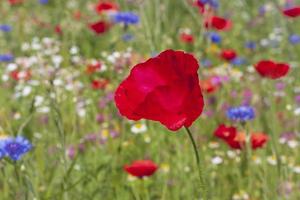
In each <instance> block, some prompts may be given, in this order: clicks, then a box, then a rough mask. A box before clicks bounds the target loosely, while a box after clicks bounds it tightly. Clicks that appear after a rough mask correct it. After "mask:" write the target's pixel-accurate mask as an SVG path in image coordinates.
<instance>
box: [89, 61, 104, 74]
mask: <svg viewBox="0 0 300 200" xmlns="http://www.w3.org/2000/svg"><path fill="white" fill-rule="evenodd" d="M100 69H101V63H100V62H97V63H94V64H89V65H88V66H87V67H86V73H87V74H93V73H95V72H97V71H99V70H100Z"/></svg>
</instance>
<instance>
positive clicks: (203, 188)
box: [184, 127, 208, 200]
mask: <svg viewBox="0 0 300 200" xmlns="http://www.w3.org/2000/svg"><path fill="white" fill-rule="evenodd" d="M184 128H185V130H186V132H187V134H188V136H189V138H190V140H191V142H192V145H193V149H194V153H195V157H196V161H197V167H198V175H199V180H200V189H201V193H202V194H201V196H202V197H201V199H204V200H206V199H208V198H207V188H206V183H205V178H204V173H203V168H202V166H201V160H200V155H199V152H198V149H197V145H196V142H195V140H194V138H193V135H192V133H191V131H190V130H189V128H187V127H184Z"/></svg>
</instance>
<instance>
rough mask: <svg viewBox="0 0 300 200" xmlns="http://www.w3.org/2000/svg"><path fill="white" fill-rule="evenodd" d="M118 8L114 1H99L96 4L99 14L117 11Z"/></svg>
mask: <svg viewBox="0 0 300 200" xmlns="http://www.w3.org/2000/svg"><path fill="white" fill-rule="evenodd" d="M116 10H118V5H116V4H114V3H112V2H106V1H99V3H98V4H97V5H96V11H97V13H99V14H101V13H104V12H107V11H116Z"/></svg>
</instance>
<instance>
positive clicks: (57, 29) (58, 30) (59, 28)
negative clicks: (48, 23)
mask: <svg viewBox="0 0 300 200" xmlns="http://www.w3.org/2000/svg"><path fill="white" fill-rule="evenodd" d="M54 31H55V33H57V34H58V35H61V34H62V33H63V32H62V29H61V26H60V25H56V26H55V27H54Z"/></svg>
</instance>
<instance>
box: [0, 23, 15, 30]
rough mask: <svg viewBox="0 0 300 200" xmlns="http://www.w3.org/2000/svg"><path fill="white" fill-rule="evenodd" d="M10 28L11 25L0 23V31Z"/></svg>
mask: <svg viewBox="0 0 300 200" xmlns="http://www.w3.org/2000/svg"><path fill="white" fill-rule="evenodd" d="M11 30H12V27H11V26H10V25H8V24H0V31H3V32H10V31H11Z"/></svg>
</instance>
